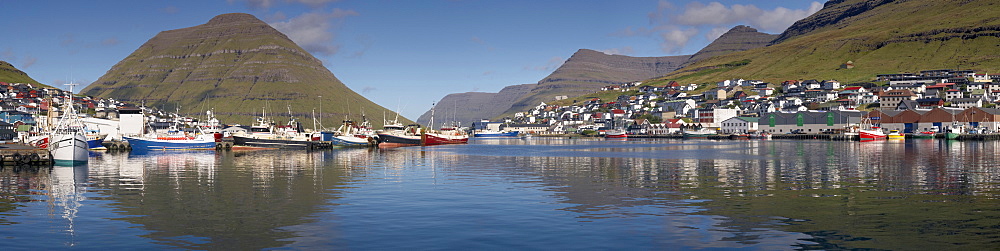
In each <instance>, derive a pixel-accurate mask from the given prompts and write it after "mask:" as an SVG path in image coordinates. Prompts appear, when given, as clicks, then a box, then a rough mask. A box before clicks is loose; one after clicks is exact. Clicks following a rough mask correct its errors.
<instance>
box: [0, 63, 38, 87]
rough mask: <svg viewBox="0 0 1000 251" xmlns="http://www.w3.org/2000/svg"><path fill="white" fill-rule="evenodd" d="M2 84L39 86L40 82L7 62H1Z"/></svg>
mask: <svg viewBox="0 0 1000 251" xmlns="http://www.w3.org/2000/svg"><path fill="white" fill-rule="evenodd" d="M0 82H7V83H26V84H38V81H35V79H32V78H31V77H29V76H28V74H27V73H24V72H23V71H21V70H18V69H17V68H16V67H14V65H12V64H10V63H7V62H6V61H0Z"/></svg>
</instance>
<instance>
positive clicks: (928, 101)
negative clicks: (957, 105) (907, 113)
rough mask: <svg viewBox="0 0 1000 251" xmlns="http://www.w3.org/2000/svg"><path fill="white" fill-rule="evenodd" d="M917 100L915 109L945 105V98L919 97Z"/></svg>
mask: <svg viewBox="0 0 1000 251" xmlns="http://www.w3.org/2000/svg"><path fill="white" fill-rule="evenodd" d="M915 102H917V107H915V108H914V109H932V108H935V107H940V106H944V99H941V98H921V99H917V100H916V101H915Z"/></svg>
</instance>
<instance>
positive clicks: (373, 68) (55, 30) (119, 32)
mask: <svg viewBox="0 0 1000 251" xmlns="http://www.w3.org/2000/svg"><path fill="white" fill-rule="evenodd" d="M820 8H822V2H819V1H807V0H743V1H723V0H719V1H697V0H695V1H692V0H660V1H655V0H634V1H632V0H626V1H594V0H575V1H568V0H567V1H537V0H526V1H522V0H505V1H491V0H481V1H480V0H422V1H411V0H399V1H380V0H178V1H144V0H102V1H77V0H72V1H69V0H67V1H3V2H0V9H3V10H6V11H4V14H3V15H2V17H0V27H3V28H2V31H3V32H2V34H3V35H2V36H0V60H3V61H7V62H10V63H11V64H13V65H14V66H15V67H17V68H18V69H20V70H22V71H25V72H27V73H28V75H29V76H31V77H32V78H34V79H35V80H38V81H39V82H42V83H44V84H49V85H52V86H55V87H59V88H63V89H67V86H64V84H66V83H68V82H75V83H79V84H80V85H81V86H77V87H76V88H75V90H77V91H79V90H80V89H82V88H83V87H85V86H86V85H89V84H90V83H92V82H93V81H96V80H97V79H98V78H100V77H101V75H103V74H104V73H106V72H107V71H108V70H109V69H111V67H112V66H114V64H115V63H117V62H118V61H121V60H122V59H124V58H125V57H126V56H128V55H129V54H131V53H132V52H133V51H135V50H136V49H137V48H139V46H141V45H142V44H143V43H145V42H146V41H147V40H149V39H150V38H152V37H153V36H155V35H156V34H157V33H159V32H160V31H165V30H173V29H180V28H186V27H191V26H196V25H200V24H204V23H206V22H208V20H210V19H211V18H212V17H214V16H216V15H219V14H225V13H234V12H241V13H249V14H253V15H255V16H257V18H259V19H261V20H263V21H265V22H267V23H268V24H270V25H271V26H272V27H275V28H276V29H278V30H279V31H281V32H283V33H285V34H286V35H287V36H288V37H289V38H291V39H292V40H293V41H295V42H296V43H297V44H299V46H301V47H303V48H304V49H306V50H308V51H309V52H310V53H312V54H313V56H315V57H316V58H318V59H320V60H321V61H323V65H324V66H326V67H327V68H329V69H330V71H331V72H333V74H334V75H335V76H336V77H337V78H338V79H340V80H341V81H342V82H344V84H346V85H347V86H348V87H350V88H351V89H352V90H354V91H355V92H358V93H360V94H361V95H363V96H365V97H366V98H368V99H369V100H372V101H374V102H375V103H378V104H379V105H382V106H383V107H386V108H389V109H391V110H396V111H399V112H400V113H401V114H402V115H403V116H405V117H407V118H410V119H414V120H415V119H416V118H417V117H419V116H420V115H421V114H423V113H424V112H426V111H427V110H429V109H430V108H431V106H432V104H433V103H434V102H436V101H437V100H440V99H441V98H442V97H444V96H445V95H448V94H450V93H460V92H497V91H499V90H500V89H502V88H503V87H505V86H509V85H517V84H530V83H536V82H538V81H540V80H542V79H543V78H545V76H547V75H549V74H550V73H552V71H554V70H555V69H556V68H558V67H559V65H560V64H562V63H563V62H565V60H566V59H568V58H569V57H570V56H572V55H573V53H574V52H576V51H577V50H579V49H592V50H597V51H603V52H605V53H607V54H619V55H628V56H638V57H652V56H657V57H658V56H672V55H687V54H693V53H695V52H697V51H698V50H699V49H701V48H702V47H704V46H706V45H708V44H709V43H711V41H712V40H713V39H715V38H717V37H718V36H720V35H722V34H723V33H725V32H726V31H728V30H729V29H730V28H732V27H734V26H736V25H748V26H751V27H754V28H757V29H758V30H760V31H762V32H766V33H772V34H777V33H781V32H782V31H784V29H785V28H787V27H788V26H790V25H791V24H792V23H794V22H795V21H797V20H799V19H802V18H804V17H806V16H808V15H810V14H812V13H815V12H816V11H818V10H819V9H820Z"/></svg>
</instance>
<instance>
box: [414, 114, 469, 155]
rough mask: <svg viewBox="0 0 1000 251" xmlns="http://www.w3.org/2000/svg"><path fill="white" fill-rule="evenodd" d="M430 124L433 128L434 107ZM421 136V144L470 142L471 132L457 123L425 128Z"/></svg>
mask: <svg viewBox="0 0 1000 251" xmlns="http://www.w3.org/2000/svg"><path fill="white" fill-rule="evenodd" d="M432 107H433V106H432ZM428 124H429V125H430V126H428V128H433V126H434V108H431V120H430V122H428ZM421 136H422V138H421V141H420V145H424V146H430V145H444V144H465V143H469V134H468V133H465V131H462V130H459V127H457V126H455V125H450V126H444V127H441V129H439V130H425V131H423V132H422V135H421Z"/></svg>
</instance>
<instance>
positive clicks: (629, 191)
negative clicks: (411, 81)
mask: <svg viewBox="0 0 1000 251" xmlns="http://www.w3.org/2000/svg"><path fill="white" fill-rule="evenodd" d="M998 146H1000V143H998V142H994V141H985V142H959V141H943V140H932V139H929V140H906V141H881V142H830V141H816V140H806V141H728V140H727V141H710V140H688V141H680V140H636V139H630V140H627V141H605V140H600V139H562V138H552V139H549V138H534V139H530V140H520V139H500V140H474V141H473V142H471V143H470V144H468V145H446V146H434V147H404V148H393V149H334V150H329V151H313V152H304V151H234V152H212V151H205V152H151V153H148V154H142V155H129V154H96V155H95V157H92V159H91V161H90V164H89V166H83V167H55V168H53V170H52V171H51V172H49V171H40V172H31V171H21V172H13V171H12V170H9V169H7V170H4V171H3V172H0V185H2V188H0V235H2V236H3V237H4V238H0V245H3V246H5V247H13V248H24V249H27V248H35V249H39V248H41V249H51V248H61V247H67V246H75V247H83V248H97V247H111V248H114V247H118V248H128V249H138V248H182V249H263V248H293V249H306V248H324V249H385V248H398V247H408V248H414V249H497V248H522V249H524V248H526V249H541V248H544V249H570V248H574V249H635V248H642V249H705V248H707V249H730V248H751V249H843V248H875V249H938V248H950V249H955V248H961V249H989V248H993V247H995V243H997V242H998V241H1000V231H997V230H1000V229H998V228H1000V223H997V221H996V219H998V218H1000V207H998V205H1000V203H998V200H997V199H998V198H997V197H998V193H997V192H998V189H997V187H998V185H1000V166H998V165H996V164H994V163H998V158H1000V157H998V156H997V155H996V154H995V153H996V152H997V150H998V149H997V148H998Z"/></svg>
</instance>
